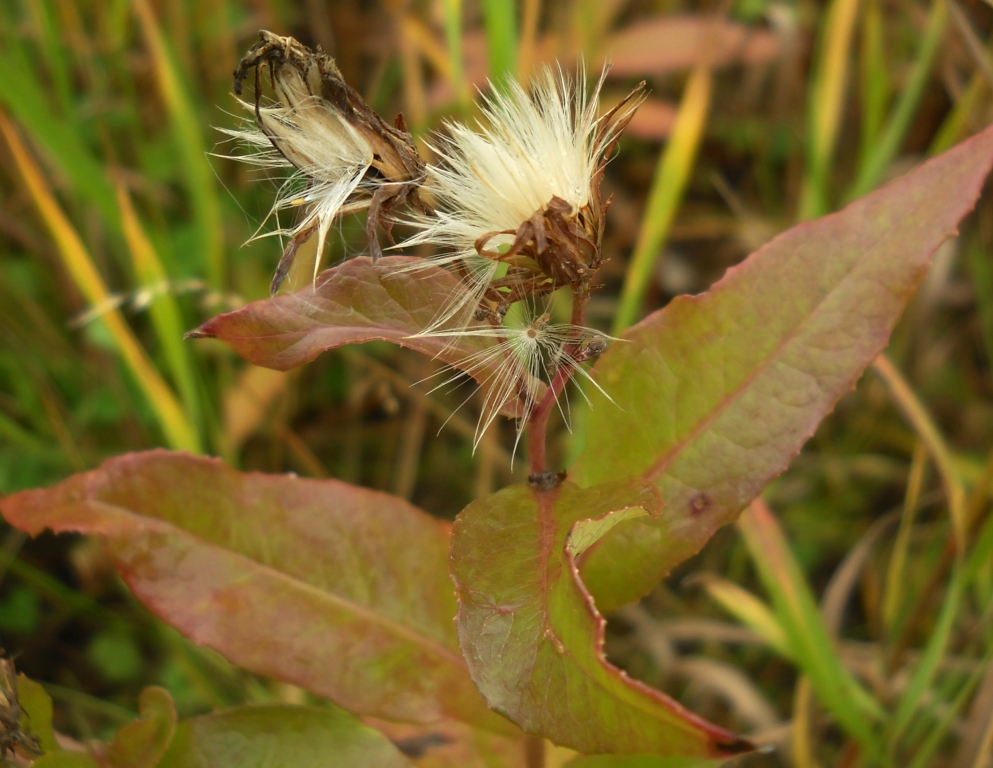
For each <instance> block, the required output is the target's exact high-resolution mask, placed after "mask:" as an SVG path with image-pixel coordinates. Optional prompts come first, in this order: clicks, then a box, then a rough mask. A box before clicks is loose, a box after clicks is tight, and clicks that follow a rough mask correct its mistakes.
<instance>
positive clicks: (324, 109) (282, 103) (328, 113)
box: [229, 30, 427, 293]
mask: <svg viewBox="0 0 993 768" xmlns="http://www.w3.org/2000/svg"><path fill="white" fill-rule="evenodd" d="M251 69H254V70H255V94H254V102H255V103H254V112H255V122H256V125H257V127H258V130H259V131H260V132H261V134H262V135H263V136H264V137H265V139H267V140H268V142H269V143H271V145H272V147H273V148H274V149H275V150H276V151H277V152H278V153H279V155H281V156H282V158H284V159H285V161H286V162H287V163H289V164H290V165H292V166H293V167H295V168H296V169H297V170H298V171H299V172H300V173H301V174H302V175H303V176H304V177H306V179H307V180H308V182H309V183H308V188H307V190H306V191H305V192H304V193H303V194H293V195H287V196H286V197H284V198H283V199H282V200H280V201H277V208H279V207H293V206H300V205H303V206H306V211H307V214H306V216H305V217H304V220H303V221H302V222H301V223H300V224H299V225H298V226H296V227H294V228H293V229H292V230H290V231H289V232H288V234H290V241H289V243H288V245H287V246H286V249H285V251H284V253H283V257H282V259H281V260H280V264H279V267H278V269H277V271H276V275H275V277H274V278H273V285H272V287H271V288H272V292H273V293H275V292H276V290H277V289H278V288H279V284H280V283H281V282H282V280H283V278H285V276H286V274H287V272H288V271H289V269H290V266H291V265H292V262H293V259H294V257H295V255H296V252H297V251H298V250H299V248H300V246H301V245H302V244H303V243H304V242H306V241H307V240H309V239H310V238H311V237H312V236H313V235H314V234H315V233H316V234H317V237H318V258H319V257H320V253H321V252H322V251H323V246H324V242H325V239H326V237H327V233H328V230H329V228H330V226H331V224H332V222H333V221H334V219H335V218H336V217H337V216H338V215H340V214H342V213H345V212H350V211H355V210H361V209H362V208H368V209H369V214H368V219H367V221H366V234H367V236H368V238H369V249H370V253H371V255H372V257H373V259H374V260H375V259H377V258H378V257H379V256H380V255H381V253H382V252H381V249H380V246H379V241H378V238H377V234H376V232H377V227H378V228H379V229H382V230H383V232H384V233H385V234H386V236H387V237H388V238H390V240H391V242H392V238H391V235H390V232H391V229H392V226H393V219H392V218H391V213H392V211H393V209H394V208H395V207H396V206H398V205H400V204H402V203H409V204H412V205H414V206H415V207H416V208H418V209H419V210H421V211H422V212H427V208H426V207H425V206H424V204H423V203H422V202H421V199H420V197H419V196H418V187H419V185H420V183H421V181H422V180H423V179H424V176H425V167H424V162H423V160H421V158H420V156H419V155H418V154H417V149H416V148H415V147H414V143H413V140H412V139H411V137H410V134H409V133H408V132H407V127H406V125H405V123H404V120H403V115H397V118H396V120H395V121H394V124H393V125H390V124H389V123H387V122H385V121H384V120H383V119H382V118H381V117H380V116H379V115H378V114H376V112H374V111H373V110H372V109H371V108H370V107H369V105H368V104H366V103H365V101H363V99H362V97H361V96H360V95H359V94H358V92H357V91H356V90H355V89H354V88H352V87H351V86H350V85H348V84H347V83H346V82H345V81H344V80H343V79H342V77H341V72H340V71H339V70H338V67H337V65H336V64H335V63H334V59H332V58H331V57H330V56H328V55H327V54H325V53H324V52H323V51H322V50H321V49H320V47H318V48H317V50H316V51H314V50H311V49H310V48H308V47H307V46H305V45H302V44H301V43H299V42H297V41H296V40H295V39H293V38H292V37H281V36H279V35H276V34H273V33H272V32H268V31H265V30H263V31H261V32H260V33H259V41H258V42H257V43H256V44H255V45H254V46H252V48H251V50H250V51H249V52H248V53H247V54H246V55H245V57H244V58H243V59H242V60H241V63H240V64H239V65H238V69H237V70H235V73H234V91H235V94H238V95H240V94H241V90H242V83H243V82H244V80H245V79H246V77H247V76H248V72H249V70H251ZM265 69H268V72H269V81H270V83H271V87H272V91H273V95H274V98H275V102H274V103H272V104H263V92H264V88H263V83H264V82H265V77H264V74H263V71H264V70H265ZM229 133H231V134H232V135H235V136H236V137H238V138H241V139H243V140H244V141H246V142H247V143H249V144H252V145H255V146H256V147H259V145H260V138H261V137H259V136H258V135H254V136H253V135H251V133H250V132H237V131H234V132H229ZM263 158H264V159H262V160H259V159H255V160H253V161H254V162H257V163H259V164H261V165H275V164H280V163H276V162H273V160H272V157H271V156H269V157H268V158H265V156H264V155H263Z"/></svg>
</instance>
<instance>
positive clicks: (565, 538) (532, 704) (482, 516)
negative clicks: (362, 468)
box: [452, 478, 750, 757]
mask: <svg viewBox="0 0 993 768" xmlns="http://www.w3.org/2000/svg"><path fill="white" fill-rule="evenodd" d="M659 512H660V509H659V492H658V489H657V488H656V487H655V486H654V485H653V484H651V483H649V482H647V481H645V480H643V479H641V478H629V479H626V480H623V481H619V482H615V483H611V484H608V485H602V486H597V487H594V488H588V489H580V488H578V487H577V486H575V485H573V484H571V483H565V484H563V485H561V486H560V487H559V488H557V489H556V490H554V491H549V492H536V491H533V490H532V489H531V488H529V487H527V486H513V487H510V488H507V489H504V490H503V491H500V492H499V493H496V494H494V495H492V496H488V497H485V498H483V499H480V500H478V501H476V502H474V503H472V504H470V505H469V506H468V507H466V509H465V510H463V512H462V513H461V514H460V515H459V517H458V518H457V520H456V522H455V528H454V531H453V536H452V575H453V578H454V579H455V583H456V590H457V594H458V598H459V612H458V617H457V620H456V621H457V625H458V631H459V640H460V642H461V644H462V650H463V653H464V654H465V657H466V660H467V662H468V664H469V670H470V672H471V673H472V679H473V680H474V681H475V683H476V685H477V686H479V689H480V690H481V691H482V692H483V695H484V696H485V697H486V699H487V701H488V702H489V703H490V706H492V707H493V708H494V709H496V710H497V711H500V712H503V713H504V714H506V715H507V716H508V717H509V718H510V719H512V720H513V721H514V722H516V723H517V724H518V725H520V726H521V727H522V728H523V729H524V730H525V731H527V732H528V733H535V734H540V735H542V736H545V737H547V738H549V739H551V740H552V741H553V742H555V743H557V744H560V745H562V746H566V747H569V748H571V749H575V750H577V751H579V752H582V753H586V754H596V753H631V754H637V753H645V754H657V755H689V756H693V755H696V756H701V757H717V756H722V755H730V754H735V753H738V752H741V751H745V750H747V749H749V748H750V745H749V744H748V743H747V742H745V741H743V740H741V739H738V738H737V737H735V736H734V735H733V734H731V733H729V732H727V731H725V730H723V729H721V728H718V727H717V726H714V725H711V724H710V723H707V722H705V721H704V720H701V719H700V718H698V717H696V716H695V715H693V714H692V713H690V712H688V711H687V710H685V709H683V708H682V707H681V706H680V705H679V704H677V703H676V702H675V701H673V700H672V699H670V698H668V697H667V696H665V695H663V694H661V693H659V692H658V691H655V690H653V689H651V688H649V687H647V686H645V685H642V684H641V683H638V682H636V681H633V680H631V679H629V678H628V677H627V676H626V675H625V674H624V673H623V672H621V671H620V670H618V669H617V668H615V667H613V666H611V665H610V664H609V663H608V662H607V660H606V658H605V657H604V654H603V631H604V621H603V619H602V617H601V616H600V614H599V613H597V610H596V607H595V606H594V605H593V602H592V600H591V599H590V596H589V594H588V593H587V592H586V590H585V589H584V587H583V584H582V582H581V581H580V580H579V574H578V571H577V570H576V567H575V558H576V557H577V556H579V555H580V554H582V552H583V550H584V549H585V548H587V547H589V546H590V545H591V544H593V543H594V542H596V540H597V539H598V538H599V537H601V536H602V535H603V534H604V533H605V532H606V531H608V530H609V529H610V528H611V527H612V526H613V525H615V524H617V523H618V522H620V521H623V520H625V519H630V518H632V517H638V516H645V515H646V514H653V515H658V514H659Z"/></svg>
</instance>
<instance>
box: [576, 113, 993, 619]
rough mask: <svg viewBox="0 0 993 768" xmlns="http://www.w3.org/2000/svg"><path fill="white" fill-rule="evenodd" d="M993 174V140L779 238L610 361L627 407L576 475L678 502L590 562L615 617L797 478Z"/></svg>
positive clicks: (991, 134) (610, 407)
mask: <svg viewBox="0 0 993 768" xmlns="http://www.w3.org/2000/svg"><path fill="white" fill-rule="evenodd" d="M991 162H993V130H987V131H985V132H984V133H982V134H980V135H978V136H976V137H974V138H973V139H970V140H969V141H967V142H964V143H963V144H961V145H959V146H958V147H956V148H955V149H952V150H950V151H949V152H946V153H945V154H943V155H940V156H939V157H937V158H935V159H933V160H930V161H928V162H927V163H924V164H923V165H921V166H920V167H919V168H918V169H916V170H915V171H913V172H911V173H910V174H908V175H907V176H905V177H903V178H901V179H898V180H897V181H895V182H893V183H891V184H889V185H888V186H886V187H884V188H882V189H880V190H878V191H877V192H874V193H873V194H871V195H869V196H867V197H865V198H863V199H861V200H858V201H856V202H855V203H852V204H851V205H849V206H848V207H847V208H845V209H844V210H843V211H841V212H840V213H836V214H833V215H830V216H825V217H824V218H822V219H819V220H817V221H814V222H808V223H804V224H800V225H799V226H796V227H794V228H793V229H791V230H789V231H788V232H786V233H784V234H782V235H780V236H779V237H777V238H776V239H774V240H773V241H772V242H770V243H769V244H767V245H766V246H764V247H763V248H761V249H760V250H758V251H757V252H756V253H754V254H753V255H752V256H750V257H749V258H748V259H747V260H746V261H745V262H744V263H743V264H741V265H739V266H737V267H734V268H732V269H731V270H729V271H728V274H727V275H726V276H725V277H724V278H723V279H722V280H721V281H720V282H718V283H717V284H716V285H715V286H714V287H713V288H712V289H711V290H710V291H709V292H707V293H705V294H702V295H700V296H682V297H679V298H677V299H675V300H673V302H672V303H671V304H669V306H667V307H666V308H665V309H663V310H661V311H660V312H656V313H655V314H653V315H651V316H650V317H648V318H647V319H646V320H644V321H643V322H642V323H640V324H639V325H636V326H634V327H633V328H631V329H630V330H629V331H628V332H626V333H625V334H624V336H625V338H626V339H627V340H628V343H626V344H615V345H613V346H612V347H611V349H610V350H609V351H608V352H607V354H605V355H604V356H603V357H601V358H600V361H599V362H598V364H597V372H598V378H597V381H598V383H599V384H600V385H601V386H602V387H603V389H604V391H605V392H606V393H607V394H608V395H609V396H610V397H611V398H613V400H614V402H615V403H617V405H616V406H615V405H614V404H612V403H611V402H609V401H608V400H607V399H606V398H605V397H603V396H602V395H600V394H599V393H596V392H594V393H591V397H592V399H593V400H594V408H593V412H592V415H591V416H590V421H589V428H588V433H589V436H590V437H589V438H588V440H587V446H586V452H585V454H584V456H583V457H581V459H580V462H579V466H578V467H577V468H576V469H575V471H574V472H573V477H574V478H576V479H577V481H578V482H581V483H582V484H584V485H595V484H597V483H602V482H606V481H608V480H612V479H616V478H619V477H625V476H628V475H642V476H643V477H646V478H648V479H651V480H653V481H654V482H656V483H657V484H658V485H659V487H660V488H661V489H662V497H663V499H664V502H665V510H664V511H663V513H662V515H661V516H660V517H659V518H658V519H657V520H650V521H648V520H637V521H633V522H630V523H627V524H625V525H623V526H620V527H618V528H617V529H616V530H615V531H613V532H612V533H611V534H610V535H609V536H608V537H606V538H605V539H604V540H603V541H601V542H600V544H599V545H598V546H597V547H595V548H594V549H593V550H591V552H590V553H589V555H588V557H587V559H586V561H585V562H584V563H583V576H584V579H585V580H586V583H587V585H588V586H589V588H590V590H591V592H592V593H593V594H594V596H595V597H596V600H597V604H598V605H599V606H600V608H601V610H610V609H612V608H615V607H617V606H620V605H623V604H624V603H626V602H629V601H631V600H634V599H637V598H638V597H639V596H641V595H643V594H644V593H646V592H647V591H648V590H650V589H651V588H652V587H653V586H654V585H655V584H657V583H658V581H659V580H660V579H661V578H662V577H663V576H664V575H665V574H666V573H667V572H668V571H669V570H670V569H671V568H672V566H674V565H675V564H677V563H679V562H681V561H682V560H684V559H685V558H686V557H688V556H689V555H691V554H693V553H695V552H697V551H698V550H699V549H700V547H701V546H702V545H703V543H704V542H705V541H706V540H707V539H708V538H709V537H710V536H711V535H712V534H713V532H714V531H715V530H716V529H717V528H718V527H720V526H722V525H725V524H726V523H728V522H731V521H732V520H734V519H735V518H736V517H737V516H738V514H739V513H740V512H741V510H742V509H743V508H744V507H745V506H746V505H747V504H748V503H749V502H750V501H751V500H752V499H754V498H755V497H756V496H757V495H758V494H759V492H760V491H761V490H762V488H763V487H765V485H766V484H767V483H768V482H769V481H770V480H771V479H772V478H774V477H775V476H776V475H778V474H779V473H781V472H782V471H783V470H784V469H785V468H786V466H787V464H788V463H789V461H790V459H792V458H793V456H795V455H796V454H797V453H798V452H799V450H800V448H801V446H802V445H803V444H804V442H806V440H807V439H808V438H809V437H810V435H811V434H812V433H813V431H814V429H815V428H816V427H817V424H818V423H819V422H820V420H821V419H822V418H824V416H825V415H826V414H827V413H828V412H829V411H830V410H831V408H833V407H834V404H835V403H836V402H837V400H838V398H840V397H841V396H842V395H843V394H845V393H846V392H848V391H849V390H851V389H852V387H853V386H854V385H855V382H856V380H857V379H858V377H859V375H860V374H861V373H862V370H863V369H864V368H865V367H866V365H868V364H869V363H870V362H871V361H872V359H873V358H874V357H875V356H876V355H877V354H878V353H879V351H880V350H881V349H882V348H883V347H884V346H885V345H886V342H887V339H888V338H889V335H890V332H891V331H892V329H893V325H894V324H895V323H896V320H897V318H898V317H899V315H900V312H901V311H902V309H903V307H904V305H905V304H906V302H907V299H908V298H909V297H910V295H911V294H912V293H913V291H914V289H915V288H916V286H917V284H918V283H919V282H920V280H921V279H922V277H923V275H924V271H925V269H926V268H927V265H928V263H929V260H930V258H931V254H933V253H934V251H935V249H936V248H937V247H938V246H939V245H940V244H941V243H942V242H943V241H944V240H945V239H947V238H948V237H949V236H950V235H952V234H954V232H955V227H956V225H957V224H958V222H959V220H961V219H962V217H963V216H965V215H966V213H968V211H969V210H970V209H971V208H972V206H973V205H974V204H975V201H976V198H977V197H978V195H979V192H980V190H981V188H982V185H983V180H984V179H985V178H986V175H987V173H988V171H989V168H990V164H991ZM618 406H619V407H618Z"/></svg>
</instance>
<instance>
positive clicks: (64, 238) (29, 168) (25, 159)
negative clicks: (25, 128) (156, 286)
mask: <svg viewBox="0 0 993 768" xmlns="http://www.w3.org/2000/svg"><path fill="white" fill-rule="evenodd" d="M0 133H2V134H3V136H4V138H5V139H6V141H7V146H8V148H9V149H10V153H11V155H13V157H14V163H15V165H16V166H17V168H18V170H19V171H20V174H21V176H22V177H23V179H24V182H25V186H26V187H27V189H28V192H29V193H30V195H31V198H32V199H33V201H34V203H35V206H36V207H37V209H38V212H39V213H40V214H41V218H42V219H43V220H44V222H45V224H46V226H47V227H48V230H49V232H50V233H51V236H52V240H53V241H54V242H55V244H56V247H57V249H58V252H59V256H60V257H61V259H62V262H63V264H64V266H65V268H66V271H67V272H68V273H69V274H70V276H71V277H72V279H73V281H74V282H75V283H76V286H77V287H78V288H79V291H80V292H81V293H82V294H83V295H84V296H85V297H86V299H87V300H88V301H89V302H90V304H91V305H92V306H93V307H102V306H106V305H107V304H108V303H109V299H110V293H109V291H108V290H107V287H106V286H105V285H104V282H103V279H102V278H101V277H100V273H99V272H98V271H97V269H96V266H95V265H94V264H93V260H92V259H91V258H90V254H89V253H88V252H87V250H86V247H85V246H84V245H83V241H82V240H81V239H80V237H79V235H78V233H77V232H76V230H75V229H74V228H73V226H72V224H70V222H69V220H68V219H67V218H66V216H65V214H64V213H63V212H62V209H61V208H60V207H59V204H58V203H57V202H56V200H55V198H54V197H53V196H52V193H51V191H50V190H49V189H48V185H47V183H46V182H45V179H44V176H42V174H41V170H40V169H39V168H38V166H37V165H36V164H35V162H34V160H33V159H32V158H31V156H30V155H29V154H28V151H27V148H26V147H25V146H24V144H23V142H22V141H21V140H20V137H18V135H17V133H16V132H15V130H14V127H13V125H12V124H11V123H10V121H9V120H8V119H7V117H6V116H5V115H4V114H3V113H2V112H0ZM100 322H102V323H104V325H105V326H106V327H107V329H108V330H109V331H110V335H111V337H112V338H113V340H114V346H115V347H116V349H117V352H118V354H119V355H120V356H121V359H122V360H123V361H124V363H125V364H126V365H127V367H128V369H129V370H130V371H131V374H132V375H133V376H134V379H135V381H136V382H137V383H138V386H139V387H140V388H141V390H142V392H143V393H144V395H145V397H146V398H147V399H148V402H149V404H150V405H151V406H152V410H153V412H154V413H155V415H156V417H157V419H158V422H159V425H160V426H161V428H162V431H163V433H164V434H165V437H166V440H167V441H168V442H169V444H170V445H171V446H172V447H173V448H177V449H180V450H188V451H192V452H194V453H197V452H199V450H200V440H199V437H198V435H197V433H196V431H195V430H194V429H193V428H192V426H191V425H190V423H189V420H188V419H187V417H186V414H185V413H184V412H183V409H182V407H181V406H180V405H179V402H178V401H177V400H176V398H175V395H173V393H172V390H171V389H170V388H169V385H168V384H166V382H165V381H163V379H162V377H161V376H160V375H159V372H158V371H157V370H156V369H155V366H154V365H153V364H152V361H151V360H149V358H148V355H147V354H146V352H145V350H144V349H143V348H142V346H141V344H140V343H139V342H138V339H137V338H135V336H134V333H133V332H132V331H131V328H130V327H129V326H128V324H127V323H126V322H125V321H124V318H123V317H122V316H121V313H120V312H119V311H117V310H116V309H111V310H109V311H107V312H105V313H104V314H102V315H101V318H100Z"/></svg>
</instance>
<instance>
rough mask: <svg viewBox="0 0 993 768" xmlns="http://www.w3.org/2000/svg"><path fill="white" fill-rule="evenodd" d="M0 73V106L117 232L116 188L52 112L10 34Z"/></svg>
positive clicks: (75, 134) (70, 129)
mask: <svg viewBox="0 0 993 768" xmlns="http://www.w3.org/2000/svg"><path fill="white" fill-rule="evenodd" d="M0 72H3V77H0V103H2V104H3V105H4V106H6V107H7V109H8V110H9V111H10V113H11V114H12V115H13V116H14V117H15V118H16V119H17V121H18V122H19V123H20V124H21V125H22V126H24V128H25V131H26V132H27V133H28V134H29V135H30V136H31V138H32V141H34V142H35V143H36V144H37V145H38V146H40V147H41V148H42V149H43V150H44V152H45V156H46V157H47V158H48V159H50V160H52V161H54V163H55V164H56V166H58V168H59V170H60V171H61V172H62V173H64V174H65V176H66V178H67V179H68V180H69V183H70V184H71V186H72V188H73V190H74V191H75V192H76V193H77V194H78V195H79V196H80V197H81V198H82V199H84V200H87V201H88V202H90V203H92V204H93V205H94V206H96V208H97V210H98V211H99V212H100V214H101V216H102V217H103V220H104V223H105V224H107V225H108V226H109V227H110V228H111V229H112V230H115V231H120V226H121V225H120V219H119V218H118V216H117V206H116V204H115V202H114V188H113V186H111V184H110V181H109V180H108V179H107V174H106V173H105V172H104V168H103V165H102V164H101V163H100V162H99V161H98V160H97V159H96V158H95V157H94V156H93V154H92V153H91V152H90V150H89V148H88V147H87V146H86V145H85V143H84V142H83V141H82V139H81V138H80V134H79V132H78V130H77V129H76V126H74V125H72V123H71V121H68V120H67V119H66V118H65V116H64V115H58V114H56V113H55V111H54V110H53V109H52V107H51V104H50V103H49V101H48V99H47V98H46V88H45V87H44V86H43V85H42V84H41V81H40V80H39V79H38V77H37V75H36V73H35V72H34V70H33V69H32V66H31V63H30V61H29V59H28V57H27V55H26V54H25V52H24V50H23V48H22V47H21V45H20V44H18V43H17V42H16V41H15V40H13V39H11V38H10V36H9V35H8V36H6V39H5V40H4V44H3V45H2V46H0Z"/></svg>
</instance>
